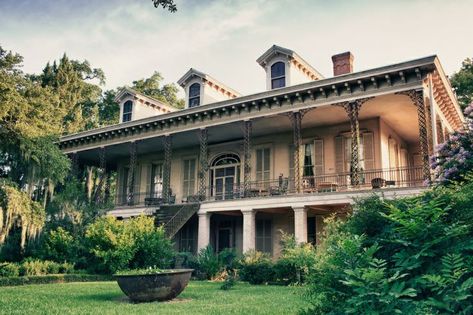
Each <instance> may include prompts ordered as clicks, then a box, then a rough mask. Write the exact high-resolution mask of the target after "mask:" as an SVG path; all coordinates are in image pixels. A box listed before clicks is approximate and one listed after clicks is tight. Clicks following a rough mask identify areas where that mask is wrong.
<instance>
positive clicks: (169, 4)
mask: <svg viewBox="0 0 473 315" xmlns="http://www.w3.org/2000/svg"><path fill="white" fill-rule="evenodd" d="M152 1H153V4H154V7H155V8H157V7H159V6H161V7H163V9H166V8H167V9H168V10H169V12H172V13H174V12H176V11H177V6H176V4H175V3H174V0H152Z"/></svg>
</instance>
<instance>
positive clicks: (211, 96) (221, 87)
mask: <svg viewBox="0 0 473 315" xmlns="http://www.w3.org/2000/svg"><path fill="white" fill-rule="evenodd" d="M177 83H178V84H179V85H180V86H181V87H182V88H183V89H184V91H185V93H186V108H191V107H196V106H200V105H205V104H210V103H214V102H219V101H225V100H228V99H232V98H235V97H238V96H240V93H238V92H237V91H235V90H233V89H231V88H229V87H228V86H226V85H225V84H223V83H221V82H219V81H217V80H215V79H214V78H212V77H211V76H209V75H208V74H206V73H203V72H200V71H198V70H196V69H193V68H191V69H190V70H189V71H187V72H186V74H184V76H182V78H180V79H179V81H177Z"/></svg>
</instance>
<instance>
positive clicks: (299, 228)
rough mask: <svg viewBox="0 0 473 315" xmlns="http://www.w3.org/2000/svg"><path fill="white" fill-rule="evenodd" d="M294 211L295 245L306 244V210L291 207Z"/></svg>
mask: <svg viewBox="0 0 473 315" xmlns="http://www.w3.org/2000/svg"><path fill="white" fill-rule="evenodd" d="M292 210H294V237H295V239H296V243H307V209H306V208H305V207H293V208H292Z"/></svg>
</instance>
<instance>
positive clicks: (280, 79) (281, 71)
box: [271, 61, 286, 89]
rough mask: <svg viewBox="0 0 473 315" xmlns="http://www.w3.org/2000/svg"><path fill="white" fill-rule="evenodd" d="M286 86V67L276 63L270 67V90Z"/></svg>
mask: <svg viewBox="0 0 473 315" xmlns="http://www.w3.org/2000/svg"><path fill="white" fill-rule="evenodd" d="M285 86H286V65H285V64H284V62H281V61H278V62H276V63H274V64H273V65H272V66H271V89H277V88H282V87H285Z"/></svg>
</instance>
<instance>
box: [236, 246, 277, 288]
mask: <svg viewBox="0 0 473 315" xmlns="http://www.w3.org/2000/svg"><path fill="white" fill-rule="evenodd" d="M273 267H274V264H273V262H272V261H271V258H270V257H269V255H268V254H266V253H262V252H258V251H255V250H250V251H248V252H246V253H245V254H244V256H243V259H242V260H241V261H240V269H239V272H240V273H239V275H240V279H241V280H242V281H248V282H249V283H250V284H262V283H268V282H271V281H274V278H275V274H274V268H273Z"/></svg>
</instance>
